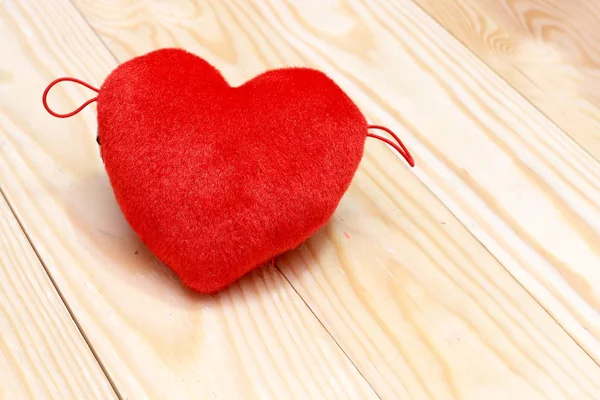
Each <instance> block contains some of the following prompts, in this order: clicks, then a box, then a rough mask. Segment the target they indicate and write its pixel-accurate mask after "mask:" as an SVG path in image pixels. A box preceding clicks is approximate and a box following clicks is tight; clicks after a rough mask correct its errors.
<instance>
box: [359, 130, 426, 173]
mask: <svg viewBox="0 0 600 400" xmlns="http://www.w3.org/2000/svg"><path fill="white" fill-rule="evenodd" d="M367 129H380V130H382V131H386V132H387V133H389V134H390V135H392V137H393V138H394V139H396V142H398V144H396V143H394V142H392V141H391V140H389V139H386V138H384V137H383V136H379V135H375V134H373V133H367V136H368V137H372V138H375V139H377V140H381V141H382V142H385V143H387V144H389V145H390V146H392V147H393V148H394V149H395V150H396V151H397V152H398V153H400V155H401V156H402V157H404V159H405V160H406V162H408V164H409V165H410V166H411V167H414V166H415V160H413V158H412V156H411V155H410V152H409V151H408V149H407V148H406V146H404V143H402V141H401V140H400V138H399V137H398V136H397V135H396V134H395V133H394V132H392V130H391V129H389V128H386V127H385V126H381V125H368V126H367Z"/></svg>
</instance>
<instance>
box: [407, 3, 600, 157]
mask: <svg viewBox="0 0 600 400" xmlns="http://www.w3.org/2000/svg"><path fill="white" fill-rule="evenodd" d="M416 2H417V3H418V4H419V5H421V6H422V7H423V8H424V9H425V10H427V12H428V13H429V14H430V15H431V16H432V17H434V18H435V19H436V20H438V21H439V22H440V23H441V24H442V25H443V26H444V27H445V28H446V29H448V31H449V32H451V33H452V34H453V35H455V36H456V37H457V38H458V39H460V40H461V41H462V42H463V43H464V44H465V45H466V46H467V47H468V48H469V49H471V50H472V51H473V52H474V53H475V54H477V55H478V56H479V57H480V58H481V59H483V60H484V61H485V62H486V63H487V64H488V65H489V66H490V67H492V68H493V69H494V70H495V71H496V72H498V74H500V75H501V76H502V77H503V78H504V79H506V80H507V81H508V82H509V83H510V84H511V85H512V86H513V87H515V88H516V89H517V90H518V91H519V92H520V93H521V94H522V95H523V96H525V97H526V98H527V99H528V100H529V101H531V102H532V103H533V104H535V105H536V106H537V107H538V108H539V109H540V110H541V111H543V112H544V113H545V114H546V115H547V116H548V117H549V118H550V119H552V120H553V121H554V122H555V123H556V124H557V125H558V126H560V127H561V128H563V130H564V131H565V132H566V133H567V134H569V135H571V137H573V138H574V139H575V140H576V141H577V142H579V143H580V144H581V145H582V147H584V148H585V149H586V150H587V151H589V152H590V153H592V154H593V155H594V156H595V157H596V159H600V68H599V67H600V28H599V27H600V7H598V2H597V1H595V0H452V1H444V0H416Z"/></svg>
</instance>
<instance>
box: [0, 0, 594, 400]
mask: <svg viewBox="0 0 600 400" xmlns="http://www.w3.org/2000/svg"><path fill="white" fill-rule="evenodd" d="M169 46H177V47H182V48H185V49H187V50H190V51H192V52H195V53H196V54H198V55H200V56H202V57H204V58H206V59H207V60H209V61H210V62H211V63H213V64H214V65H215V66H217V67H218V68H219V69H221V71H222V72H223V73H224V75H225V76H226V77H227V78H228V80H229V81H230V82H231V83H233V84H239V83H241V82H243V81H245V80H247V79H250V78H251V77H253V76H254V75H256V74H258V73H260V72H263V71H264V70H266V69H269V68H275V67H282V66H310V67H314V68H318V69H320V70H322V71H324V72H326V73H327V74H329V75H330V76H331V77H332V78H334V80H336V82H337V83H338V84H339V85H340V86H342V87H343V88H344V90H346V91H347V93H348V94H349V95H350V96H351V97H352V98H353V100H354V101H355V102H356V103H357V104H358V105H359V106H360V108H361V109H362V110H363V112H364V113H365V115H367V117H368V118H369V120H370V122H372V123H378V124H383V125H386V126H389V127H390V128H392V129H394V130H395V131H396V132H397V133H399V135H400V136H401V137H402V139H403V140H404V142H405V143H406V145H407V146H408V147H409V148H410V149H411V151H412V153H413V156H414V157H415V159H416V162H417V168H415V169H410V168H407V167H406V164H405V163H404V162H403V161H401V160H400V159H399V158H398V157H397V156H396V155H395V153H394V152H393V151H391V150H390V148H388V147H387V146H386V145H385V144H383V143H380V142H378V141H367V144H366V153H365V156H364V159H363V161H362V163H361V165H360V169H359V171H358V173H357V175H356V177H355V179H354V181H353V184H352V185H351V187H350V189H349V190H348V192H347V193H346V195H345V196H344V198H343V200H342V202H341V204H340V205H339V208H338V210H337V212H336V213H335V215H334V216H333V218H332V219H331V221H330V222H329V223H328V224H327V225H326V226H325V227H324V228H323V229H321V230H320V231H319V232H318V233H317V234H316V235H315V236H314V237H312V238H311V239H310V240H308V241H307V243H306V244H304V245H303V246H301V247H300V248H299V249H297V250H295V251H292V252H290V253H289V254H287V255H285V256H283V257H281V258H279V259H277V260H276V262H275V265H274V266H271V265H268V266H265V267H263V268H261V269H260V270H258V271H256V272H255V273H252V274H250V275H249V276H247V277H245V278H244V279H242V280H241V281H240V282H239V283H237V284H235V285H233V286H232V287H230V288H229V289H227V290H225V291H223V292H221V293H219V294H218V295H214V296H200V295H194V294H192V293H190V292H189V291H187V290H185V289H183V288H182V286H181V285H180V284H179V283H178V282H177V280H176V279H175V277H174V276H173V275H172V274H171V273H170V272H169V271H168V269H166V268H165V267H164V266H163V265H161V264H160V263H158V262H157V261H156V260H155V258H154V257H153V256H152V255H151V254H150V253H149V251H148V250H147V249H146V248H145V247H144V245H143V244H142V243H141V242H140V240H139V239H138V238H137V237H136V235H135V234H134V233H133V232H132V230H131V229H130V228H129V227H128V225H127V224H126V223H125V221H124V219H123V216H122V214H121V212H120V211H119V208H118V207H117V205H116V202H115V199H114V197H113V195H112V191H111V188H110V185H109V183H108V180H107V176H106V173H105V170H104V167H103V164H102V161H101V160H100V157H99V153H98V147H97V145H96V142H95V136H96V109H95V106H93V107H88V109H86V110H84V111H83V112H82V113H81V114H79V115H78V116H77V117H75V118H70V119H67V120H58V119H55V118H52V117H51V116H49V115H48V114H47V113H46V112H45V110H44V109H43V108H42V106H41V101H40V96H41V93H42V91H43V89H44V88H45V86H46V85H47V84H48V83H49V82H50V81H51V80H53V79H54V78H56V77H59V76H65V75H66V76H74V77H78V78H81V79H83V80H85V81H87V82H90V83H92V84H94V85H97V86H98V85H100V84H101V83H102V82H103V80H104V78H105V77H106V76H107V74H108V73H109V72H110V71H111V70H112V69H113V68H114V67H116V66H117V65H118V64H119V63H121V62H123V61H125V60H128V59H130V58H131V57H134V56H136V55H141V54H144V53H145V52H147V51H150V50H152V49H157V48H161V47H169ZM89 97H90V93H89V91H87V90H85V89H80V88H78V87H76V86H75V85H64V86H63V87H61V89H56V90H55V91H54V92H53V94H52V98H51V99H50V100H51V103H52V104H53V105H54V107H55V108H57V109H59V110H71V109H74V108H76V106H77V105H78V104H81V103H82V102H83V101H84V100H86V99H88V98H89ZM0 189H1V194H2V196H0V333H1V334H0V376H1V378H0V398H1V399H45V398H53V399H113V398H114V399H119V398H120V399H135V400H137V399H235V400H237V399H378V398H379V399H390V400H391V399H393V400H396V399H469V400H480V399H486V400H487V399H490V400H492V399H511V400H516V399H523V400H533V399H576V400H582V399H600V367H599V366H598V364H599V363H600V3H598V2H597V1H596V0H569V1H566V0H377V1H375V0H373V1H370V0H369V1H367V0H302V1H299V0H267V1H262V0H228V1H223V0H171V1H166V0H165V1H163V0H145V1H143V0H139V1H138V0H102V1H99V0H44V1H40V0H3V1H2V2H0Z"/></svg>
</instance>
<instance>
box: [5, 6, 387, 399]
mask: <svg viewBox="0 0 600 400" xmlns="http://www.w3.org/2000/svg"><path fill="white" fill-rule="evenodd" d="M0 48H2V51H3V54H8V55H9V57H7V58H3V60H2V64H1V70H0V71H1V73H0V77H1V78H0V79H1V80H0V90H1V91H2V96H0V148H1V149H0V151H1V152H2V153H1V157H0V182H2V188H3V190H4V191H5V193H6V195H7V197H8V199H9V201H10V202H11V204H14V210H15V213H16V215H17V216H18V217H19V219H20V220H21V221H22V223H23V226H24V227H25V229H26V230H27V233H28V235H29V237H30V238H31V240H32V243H33V244H34V245H35V246H36V249H37V251H38V253H39V255H40V257H41V258H42V259H43V261H44V263H45V265H46V266H47V269H48V271H49V274H50V275H51V276H52V278H53V280H54V281H55V283H56V285H57V287H58V288H59V289H60V291H61V293H62V296H63V298H64V299H65V301H66V302H67V303H68V305H69V307H70V309H71V310H72V312H73V314H74V315H75V316H76V318H77V320H78V323H79V325H80V326H81V328H82V330H83V331H84V332H85V334H86V337H87V338H88V340H89V343H90V345H91V346H92V347H93V349H94V351H95V352H96V354H97V355H98V357H99V358H100V359H101V360H102V363H103V365H104V366H105V368H106V370H107V373H108V374H109V375H110V377H111V378H112V379H113V381H114V384H115V387H116V389H117V390H118V392H119V394H120V395H121V397H122V398H125V399H136V400H137V399H145V398H153V399H166V398H168V399H189V398H194V399H212V398H219V399H251V398H260V399H264V398H273V399H292V398H298V399H309V398H313V399H375V398H377V396H376V394H375V393H374V392H373V390H372V389H371V387H370V386H369V385H368V383H367V382H366V380H365V379H364V378H363V377H362V376H360V374H359V373H358V372H357V370H356V368H355V367H354V366H353V365H352V364H351V362H350V361H349V360H348V358H347V357H346V356H345V355H344V354H343V352H342V351H341V350H340V349H339V347H338V346H337V344H336V343H335V341H334V340H333V339H332V338H331V336H330V335H329V334H328V333H327V332H326V330H325V329H324V328H323V327H322V325H321V324H320V323H319V321H318V320H317V319H316V318H315V317H314V315H313V314H312V313H311V312H310V310H309V309H308V308H307V306H306V305H305V304H304V302H303V301H302V299H301V298H300V297H299V296H298V295H297V294H296V292H295V291H294V290H293V288H292V287H291V286H290V284H289V283H288V282H287V281H286V280H285V279H284V278H283V276H282V275H281V274H280V273H279V272H278V271H277V270H276V269H275V268H274V267H266V268H264V269H262V270H260V271H259V272H257V273H255V274H252V275H250V276H248V277H246V278H245V279H243V280H242V281H241V282H239V283H238V284H236V285H234V286H232V287H231V288H230V289H229V290H226V291H224V292H222V293H220V294H219V295H216V296H199V295H195V294H193V293H190V292H189V291H187V290H186V289H184V288H183V287H182V286H181V285H180V284H179V283H178V281H177V280H176V279H175V277H174V276H173V275H171V274H170V273H169V272H168V270H167V269H166V268H165V267H164V266H163V265H161V264H160V263H158V262H157V261H156V260H155V258H154V257H153V256H152V255H151V254H150V253H149V252H148V250H147V249H146V248H145V247H144V246H143V245H142V244H141V243H140V241H139V240H138V239H137V237H136V235H135V234H134V233H133V232H132V230H131V229H130V228H129V227H128V226H127V224H126V222H125V221H124V218H123V216H122V215H121V213H120V212H119V209H118V207H117V205H116V202H115V200H114V198H113V197H112V191H111V189H110V185H109V183H108V181H107V177H106V175H105V173H104V169H103V166H102V163H101V161H100V157H99V154H98V147H97V145H96V144H95V130H96V129H95V115H94V114H95V110H94V109H93V107H90V108H89V109H87V110H85V111H84V112H83V113H81V114H79V115H78V116H77V117H76V118H71V119H68V120H58V119H55V118H52V117H50V116H49V115H48V114H47V113H46V112H45V111H44V109H43V108H42V106H41V101H40V96H41V93H42V91H43V89H44V87H45V86H46V85H47V84H48V83H49V82H50V81H51V80H52V79H54V78H56V77H58V76H63V75H67V76H75V77H79V78H81V79H83V80H85V81H88V82H91V83H94V84H96V83H98V82H101V80H102V79H103V77H105V76H106V75H107V74H108V73H109V72H110V70H111V69H112V68H114V67H115V66H116V61H115V60H114V59H113V58H112V56H111V55H110V53H109V52H108V51H107V50H106V48H105V47H104V45H103V44H102V42H101V41H100V40H99V39H98V38H97V37H96V35H95V33H94V32H93V31H92V30H91V29H90V28H89V26H87V24H86V23H85V21H84V20H83V19H82V18H81V16H80V15H79V13H78V12H77V10H76V9H75V8H74V7H73V5H72V4H71V3H70V2H69V1H67V0H54V1H44V2H37V1H33V0H31V1H20V0H19V1H10V0H9V1H8V2H7V1H4V3H3V5H2V7H0ZM90 95H91V93H89V92H87V91H85V90H82V89H80V88H77V87H76V86H75V85H71V86H69V85H68V84H65V85H64V86H63V87H61V88H57V89H56V90H55V91H53V92H52V93H51V98H50V99H49V101H50V103H51V105H52V106H53V107H54V108H56V109H57V110H66V109H69V108H71V109H73V108H75V106H76V104H78V103H79V104H80V103H82V102H83V100H84V99H86V98H89V96H90ZM82 370H85V369H84V368H82ZM63 390H66V389H63ZM68 397H69V396H62V398H68ZM76 397H79V398H86V397H85V396H76Z"/></svg>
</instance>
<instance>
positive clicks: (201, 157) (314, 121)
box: [98, 49, 367, 293]
mask: <svg viewBox="0 0 600 400" xmlns="http://www.w3.org/2000/svg"><path fill="white" fill-rule="evenodd" d="M98 124H99V137H100V143H101V153H102V158H103V160H104V163H105V167H106V170H107V172H108V175H109V178H110V181H111V184H112V186H113V189H114V192H115V195H116V198H117V201H118V203H119V205H120V207H121V209H122V210H123V213H124V215H125V217H126V218H127V220H128V222H129V223H130V225H131V226H132V227H133V229H134V230H135V231H136V232H137V234H138V235H139V236H140V238H141V239H142V241H143V242H144V243H145V244H146V245H147V246H148V248H149V249H150V250H151V251H152V252H153V253H154V254H155V255H156V256H157V257H158V258H159V259H160V260H161V261H163V262H164V263H165V264H166V265H167V266H168V267H170V268H171V269H172V270H173V271H175V273H176V274H177V275H178V276H179V277H180V278H181V280H182V282H183V283H184V284H185V285H187V286H189V287H190V288H192V289H193V290H196V291H198V292H202V293H212V292H215V291H218V290H220V289H222V288H224V287H225V286H227V285H229V284H231V283H232V282H234V281H236V280H237V279H239V278H240V277H241V276H243V275H244V274H246V273H247V272H249V271H251V270H253V269H255V268H257V267H259V266H261V265H262V264H264V263H266V262H268V261H269V260H271V259H272V258H273V257H275V256H277V255H279V254H281V253H283V252H285V251H287V250H290V249H292V248H294V247H296V246H298V245H300V244H301V243H302V242H303V241H304V240H306V239H307V238H308V237H309V236H311V235H312V234H313V233H315V232H316V231H317V230H318V229H319V228H320V227H321V226H322V225H323V224H325V223H326V222H327V220H328V219H329V218H330V217H331V215H332V214H333V212H334V211H335V209H336V207H337V205H338V203H339V201H340V199H341V197H342V196H343V194H344V192H345V191H346V190H347V188H348V186H349V184H350V182H351V180H352V178H353V176H354V174H355V172H356V169H357V167H358V164H359V162H360V160H361V158H362V154H363V148H364V143H365V138H366V134H367V122H366V120H365V118H364V116H363V115H362V113H361V112H360V110H359V109H358V108H357V107H356V106H355V104H354V103H353V102H352V101H351V100H350V99H349V98H348V97H347V96H346V94H344V92H343V91H342V90H341V89H340V88H339V87H338V86H337V85H336V84H335V83H334V82H333V81H332V80H330V79H329V78H328V77H326V76H325V75H324V74H323V73H321V72H318V71H315V70H311V69H304V68H290V69H280V70H272V71H268V72H265V73H263V74H261V75H259V76H257V77H255V78H254V79H252V80H250V81H248V82H246V83H244V84H243V85H241V86H238V87H232V86H230V85H229V84H228V83H227V82H226V81H225V79H224V78H223V76H222V75H221V74H220V73H219V72H218V71H217V70H216V69H215V68H214V67H212V66H211V65H210V64H208V63H207V62H205V61H204V60H202V59H201V58H199V57H197V56H195V55H192V54H190V53H188V52H185V51H183V50H178V49H162V50H157V51H154V52H151V53H148V54H146V55H144V56H141V57H138V58H135V59H133V60H130V61H128V62H126V63H124V64H121V65H120V66H119V67H117V68H116V69H115V70H114V71H113V72H112V73H111V74H110V75H109V76H108V77H107V79H106V81H105V82H104V84H103V85H102V87H101V88H100V93H99V95H98Z"/></svg>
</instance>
